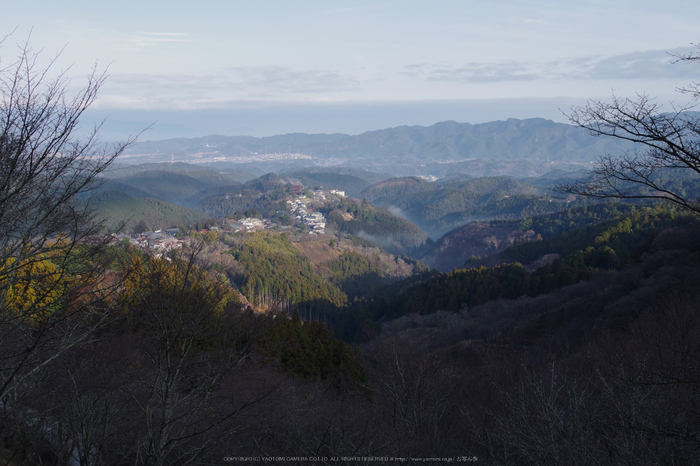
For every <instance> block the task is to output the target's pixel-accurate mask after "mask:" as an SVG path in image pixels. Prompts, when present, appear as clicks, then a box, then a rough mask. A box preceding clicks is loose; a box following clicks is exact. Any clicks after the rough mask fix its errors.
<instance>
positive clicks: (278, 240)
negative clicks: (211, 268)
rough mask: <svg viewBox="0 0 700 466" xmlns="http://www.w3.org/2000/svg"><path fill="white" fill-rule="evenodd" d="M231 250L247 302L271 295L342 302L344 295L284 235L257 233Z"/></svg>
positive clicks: (294, 300)
mask: <svg viewBox="0 0 700 466" xmlns="http://www.w3.org/2000/svg"><path fill="white" fill-rule="evenodd" d="M231 252H232V254H233V255H234V257H235V258H236V260H237V261H238V262H239V263H240V264H241V266H242V267H241V269H242V270H243V272H242V276H241V277H239V278H238V280H239V281H240V287H241V291H242V292H243V294H244V295H245V296H246V297H247V298H248V299H249V300H250V301H253V302H262V301H263V300H264V299H267V298H273V299H275V300H279V301H288V302H291V303H308V302H312V301H322V302H327V303H328V304H329V305H330V306H342V305H343V304H345V301H346V296H345V294H344V293H343V292H341V291H340V290H339V289H338V288H336V287H335V286H333V285H331V284H329V283H328V282H326V281H324V280H323V278H321V276H320V275H318V274H317V273H316V272H314V270H313V268H312V267H311V263H310V262H309V259H308V258H307V257H306V256H304V255H303V254H301V253H300V252H298V251H297V250H296V249H294V247H293V246H292V244H291V243H290V242H289V240H288V239H287V237H286V236H285V235H284V234H279V235H276V234H271V233H258V234H256V235H253V236H252V237H250V238H248V239H246V240H245V241H243V242H241V243H240V244H239V245H238V246H237V247H236V248H235V249H234V250H232V251H231Z"/></svg>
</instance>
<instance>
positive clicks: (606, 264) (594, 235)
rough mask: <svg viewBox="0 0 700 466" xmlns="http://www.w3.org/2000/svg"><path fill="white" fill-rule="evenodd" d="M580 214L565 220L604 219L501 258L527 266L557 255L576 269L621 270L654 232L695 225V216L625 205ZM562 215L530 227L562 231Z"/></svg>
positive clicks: (507, 252)
mask: <svg viewBox="0 0 700 466" xmlns="http://www.w3.org/2000/svg"><path fill="white" fill-rule="evenodd" d="M580 213H581V211H577V212H571V213H569V215H571V216H572V217H571V219H570V220H568V221H569V222H571V223H570V224H573V225H578V224H581V223H583V224H585V223H586V219H587V218H588V217H590V216H592V217H593V221H595V220H599V219H600V218H607V220H605V221H602V222H600V223H597V224H594V225H589V226H586V227H583V228H577V229H573V230H570V231H568V232H566V233H564V234H562V235H560V236H555V237H552V238H550V239H545V240H544V241H537V242H530V243H525V244H519V245H515V246H511V247H510V248H508V249H506V250H505V251H503V252H502V253H501V257H504V258H506V259H508V260H513V261H518V262H522V263H529V262H532V261H534V260H536V259H538V258H539V257H541V256H543V255H545V254H552V253H556V254H560V255H561V256H563V257H567V258H568V259H567V260H568V261H569V262H570V263H572V264H575V265H577V266H588V267H600V268H611V267H614V268H620V267H624V266H625V265H627V264H629V263H630V262H631V261H632V258H633V257H634V255H635V252H636V250H637V248H638V247H639V246H640V245H642V244H643V243H644V242H645V241H647V240H648V239H649V238H650V237H651V236H652V235H654V234H655V233H658V232H660V231H662V230H665V229H667V228H672V227H682V226H688V225H693V224H697V222H698V220H697V219H696V218H694V217H688V216H683V215H679V214H678V213H677V212H674V211H672V210H669V209H665V208H661V207H653V208H652V207H642V208H635V207H633V206H632V207H630V206H624V204H623V205H620V204H617V205H602V206H597V208H596V209H592V208H588V209H587V210H584V211H583V212H582V215H581V216H580V217H579V216H578V215H579V214H580ZM562 215H565V214H564V213H562V214H558V215H557V216H555V217H554V218H553V219H551V220H550V219H547V218H546V217H541V218H540V217H538V218H535V219H532V220H533V224H532V228H533V229H534V228H542V229H543V230H544V231H548V230H550V229H551V230H553V231H558V230H561V229H564V228H566V227H565V226H562V223H567V219H566V217H564V220H563V222H562V221H561V220H562ZM557 217H558V218H559V219H557ZM550 225H551V226H550ZM551 230H550V231H551ZM535 231H537V230H535ZM550 234H551V233H550ZM543 236H544V235H543Z"/></svg>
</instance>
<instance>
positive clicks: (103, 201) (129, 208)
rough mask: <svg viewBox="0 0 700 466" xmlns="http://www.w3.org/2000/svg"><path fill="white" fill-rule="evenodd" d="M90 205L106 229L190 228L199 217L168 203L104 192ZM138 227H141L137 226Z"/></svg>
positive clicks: (92, 199) (94, 198) (116, 192)
mask: <svg viewBox="0 0 700 466" xmlns="http://www.w3.org/2000/svg"><path fill="white" fill-rule="evenodd" d="M90 205H91V206H92V207H94V208H95V209H97V210H98V211H99V212H100V213H101V214H102V215H104V217H105V219H106V222H105V225H106V226H107V227H108V229H112V228H115V227H118V226H121V225H122V224H123V223H124V222H127V228H128V227H129V225H136V224H140V223H141V222H144V223H145V226H147V227H149V228H170V227H175V226H180V225H190V224H193V223H196V222H197V221H198V220H199V219H201V218H202V216H201V214H199V213H197V212H195V211H193V210H192V209H188V208H187V207H182V206H179V205H175V204H171V203H169V202H164V201H159V200H157V199H150V198H145V199H144V198H138V199H137V198H133V197H131V196H129V195H127V194H124V193H123V192H121V191H105V192H102V193H99V194H96V195H94V196H93V197H92V198H91V200H90ZM141 226H142V227H143V226H144V225H141Z"/></svg>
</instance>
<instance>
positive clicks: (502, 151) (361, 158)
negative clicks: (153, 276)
mask: <svg viewBox="0 0 700 466" xmlns="http://www.w3.org/2000/svg"><path fill="white" fill-rule="evenodd" d="M630 147H631V146H630V144H629V143H627V142H625V141H620V140H618V139H614V138H604V137H595V136H592V135H590V134H589V133H588V132H587V131H585V130H583V129H581V128H578V127H576V126H572V125H568V124H563V123H555V122H553V121H551V120H545V119H542V118H533V119H527V120H517V119H509V120H506V121H494V122H490V123H483V124H477V125H472V124H468V123H457V122H454V121H446V122H442V123H437V124H435V125H432V126H428V127H424V126H399V127H396V128H390V129H383V130H378V131H369V132H366V133H362V134H359V135H355V136H351V135H346V134H302V133H294V134H285V135H280V136H272V137H264V138H254V137H249V136H234V137H226V136H207V137H203V138H194V139H169V140H164V141H155V142H151V141H149V142H143V143H137V144H134V145H133V146H132V147H130V148H128V149H127V151H126V152H125V153H124V155H123V156H122V158H121V160H122V162H124V163H146V162H168V161H176V162H188V163H200V164H201V163H204V164H207V165H208V166H210V167H211V168H214V169H216V170H218V171H222V170H224V169H227V168H228V169H231V168H234V167H235V168H237V169H239V170H241V169H242V170H247V171H248V172H250V173H252V174H255V175H261V174H264V173H267V172H271V171H274V172H277V173H280V172H281V171H293V170H295V169H301V168H306V167H328V166H340V167H354V168H363V169H367V170H370V171H372V172H376V173H387V174H389V175H391V176H409V175H419V176H425V177H434V178H442V177H444V176H447V175H455V174H466V175H469V176H471V177H478V176H498V175H510V176H517V177H528V176H532V177H535V176H540V175H542V174H544V173H547V172H549V171H552V170H554V169H560V170H564V171H576V170H579V169H581V168H582V167H585V166H587V165H589V164H590V162H592V161H594V160H595V159H596V157H597V156H599V155H601V154H620V153H623V152H624V151H626V150H629V149H630Z"/></svg>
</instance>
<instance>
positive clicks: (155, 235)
mask: <svg viewBox="0 0 700 466" xmlns="http://www.w3.org/2000/svg"><path fill="white" fill-rule="evenodd" d="M178 231H179V230H178V229H177V228H171V229H169V230H156V231H147V232H145V233H141V234H133V235H130V236H128V238H129V242H130V243H131V244H132V245H134V246H136V247H137V248H140V249H143V250H144V251H149V252H152V253H153V255H154V256H156V257H160V256H162V255H163V254H167V253H169V252H170V251H172V250H174V249H180V248H182V245H183V241H182V240H181V239H177V238H175V234H176V233H177V232H178Z"/></svg>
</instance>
